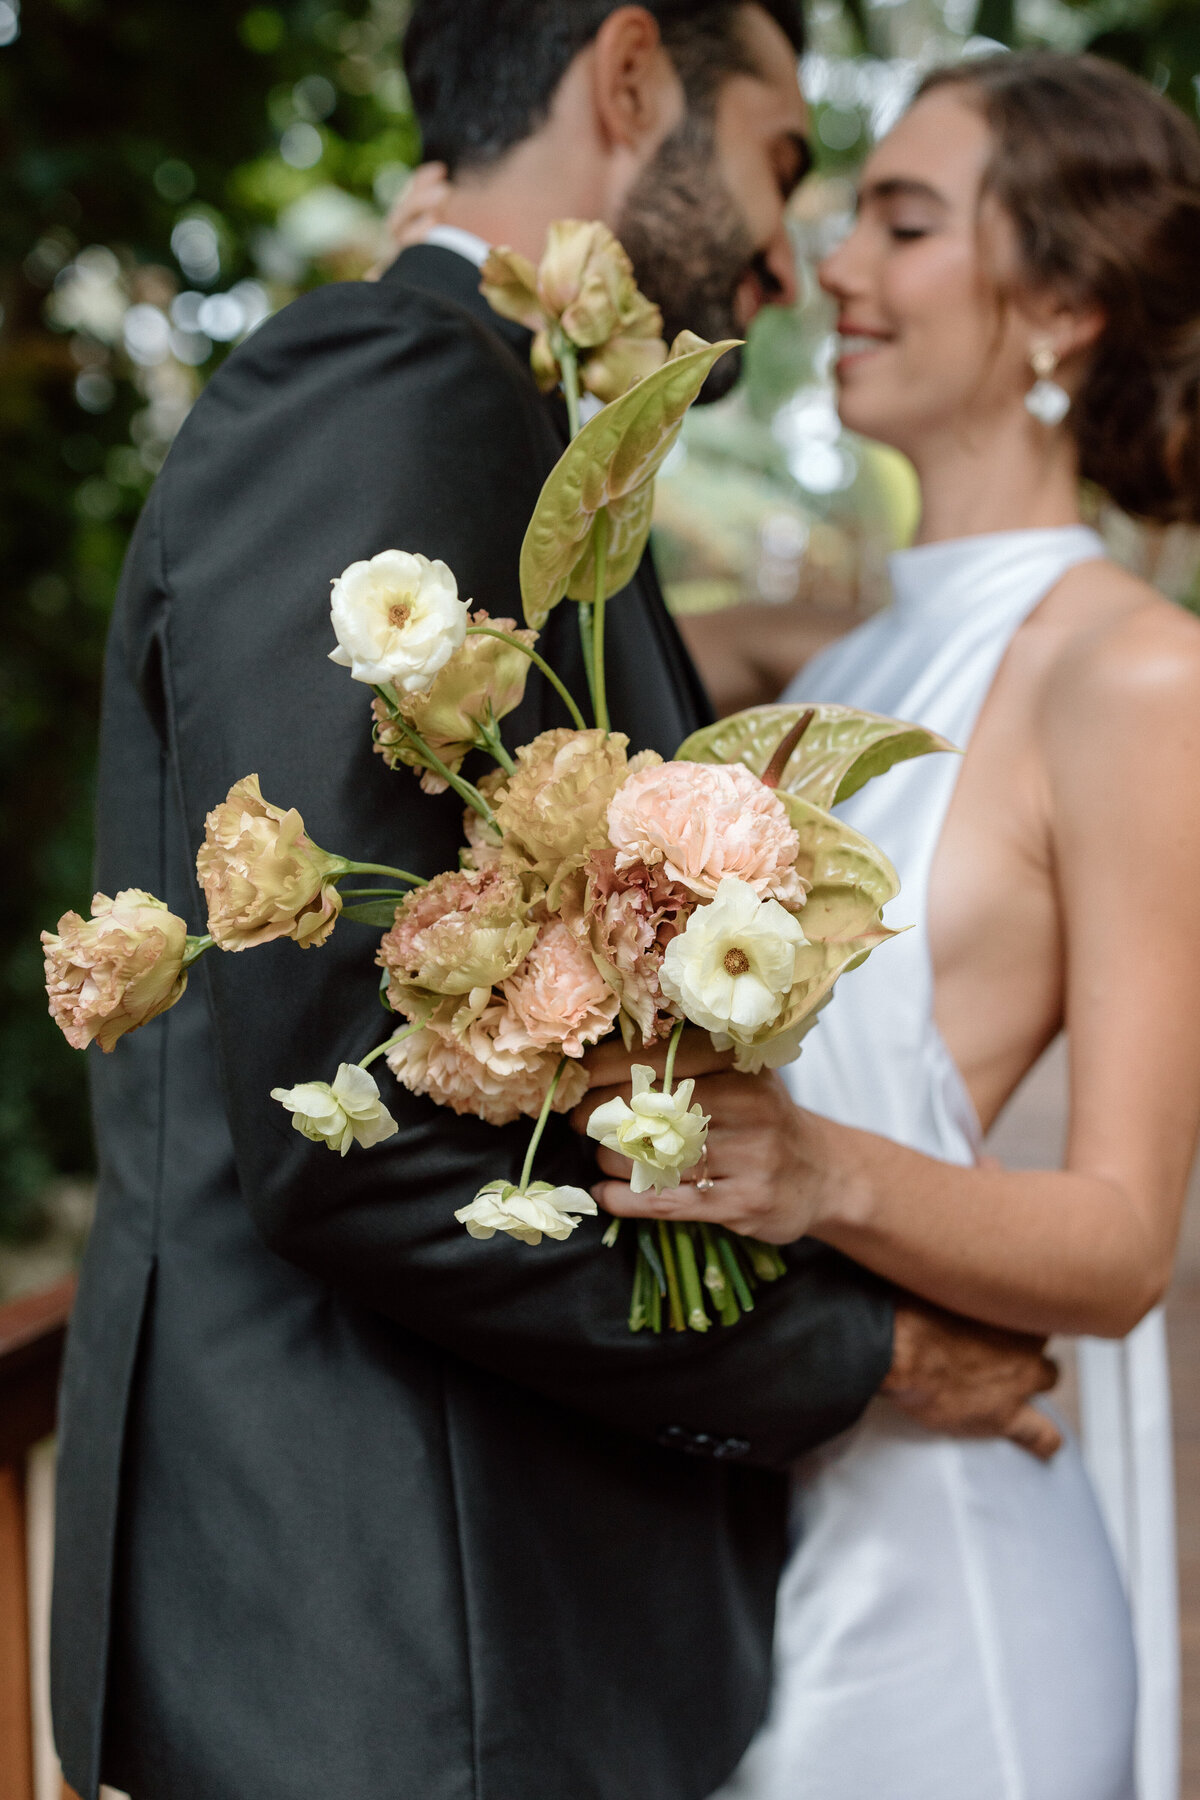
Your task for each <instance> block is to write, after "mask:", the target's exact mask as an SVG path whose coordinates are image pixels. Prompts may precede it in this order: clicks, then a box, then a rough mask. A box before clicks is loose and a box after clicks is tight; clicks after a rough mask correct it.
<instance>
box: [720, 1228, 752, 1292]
mask: <svg viewBox="0 0 1200 1800" xmlns="http://www.w3.org/2000/svg"><path fill="white" fill-rule="evenodd" d="M717 1254H718V1255H719V1256H720V1258H721V1261H722V1263H723V1264H724V1265H725V1273H726V1274H727V1275H728V1277H729V1279H730V1281H731V1282H732V1283H733V1291H734V1293H735V1294H736V1295H737V1297H738V1300H739V1302H740V1303H741V1308H742V1311H743V1312H753V1311H754V1297H753V1295H752V1294H751V1292H750V1287H749V1284H748V1283H747V1281H746V1277H745V1275H744V1274H743V1273H742V1266H741V1264H740V1263H739V1261H738V1258H737V1251H736V1250H735V1249H734V1247H733V1239H732V1238H731V1237H730V1236H729V1233H728V1232H727V1231H721V1230H718V1232H717Z"/></svg>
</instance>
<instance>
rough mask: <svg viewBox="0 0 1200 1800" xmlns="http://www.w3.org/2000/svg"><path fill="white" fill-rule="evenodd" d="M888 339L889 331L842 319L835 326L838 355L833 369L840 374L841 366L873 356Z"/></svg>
mask: <svg viewBox="0 0 1200 1800" xmlns="http://www.w3.org/2000/svg"><path fill="white" fill-rule="evenodd" d="M890 341H891V337H890V333H888V332H886V331H873V330H872V329H871V327H870V326H869V325H859V324H857V323H854V322H852V321H851V320H849V319H843V320H842V321H841V322H840V323H839V325H838V328H837V344H838V355H837V360H836V361H835V363H834V368H835V370H836V371H837V372H838V373H839V374H840V373H841V371H842V369H843V368H847V367H849V366H850V365H851V364H853V363H856V362H860V361H861V360H862V358H863V357H864V356H874V355H875V353H876V352H877V351H878V350H881V349H882V348H883V346H884V345H885V344H887V343H889V342H890Z"/></svg>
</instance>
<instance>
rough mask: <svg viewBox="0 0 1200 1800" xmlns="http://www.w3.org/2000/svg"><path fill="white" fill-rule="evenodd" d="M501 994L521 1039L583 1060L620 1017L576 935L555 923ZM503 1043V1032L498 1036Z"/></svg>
mask: <svg viewBox="0 0 1200 1800" xmlns="http://www.w3.org/2000/svg"><path fill="white" fill-rule="evenodd" d="M501 991H502V993H503V994H504V997H505V999H506V1001H507V1002H508V1006H509V1009H510V1011H511V1013H512V1015H513V1018H514V1020H515V1022H516V1024H517V1025H518V1026H519V1028H520V1031H521V1033H522V1034H523V1035H524V1036H525V1037H527V1039H528V1041H529V1042H530V1043H532V1044H536V1045H537V1046H538V1048H539V1049H543V1050H549V1049H557V1048H559V1047H560V1046H561V1048H562V1051H563V1053H564V1054H565V1055H566V1056H582V1055H583V1052H584V1050H585V1049H586V1047H587V1046H588V1044H594V1043H596V1041H597V1040H598V1039H599V1038H602V1037H604V1036H605V1034H606V1033H607V1032H608V1030H609V1028H610V1027H611V1025H612V1022H613V1020H614V1019H615V1018H616V1016H617V1011H618V1008H619V1006H620V1000H619V998H618V996H617V995H616V994H615V993H614V992H613V990H612V988H611V987H609V985H608V983H607V982H606V981H605V980H604V977H603V976H602V975H601V974H600V972H599V970H598V969H597V967H596V964H595V962H594V961H593V960H592V957H591V955H590V954H589V953H588V951H587V950H586V949H585V948H584V946H583V945H582V944H581V943H580V941H579V939H578V938H577V937H576V936H575V935H574V933H573V932H571V931H569V930H568V929H567V927H566V926H565V925H563V924H562V923H561V922H559V921H557V920H555V921H554V922H553V923H551V924H549V925H543V927H542V929H541V931H540V933H539V934H538V938H537V942H536V943H535V944H534V946H533V948H532V950H531V951H530V952H529V955H528V956H527V957H526V958H525V961H524V962H523V963H522V964H521V966H520V968H519V969H518V970H517V971H516V973H515V974H514V975H510V976H509V978H508V979H507V980H506V981H504V982H502V983H501ZM497 1041H498V1042H499V1043H501V1044H503V1043H504V1042H505V1034H504V1030H503V1028H501V1031H500V1033H499V1036H498V1040H497Z"/></svg>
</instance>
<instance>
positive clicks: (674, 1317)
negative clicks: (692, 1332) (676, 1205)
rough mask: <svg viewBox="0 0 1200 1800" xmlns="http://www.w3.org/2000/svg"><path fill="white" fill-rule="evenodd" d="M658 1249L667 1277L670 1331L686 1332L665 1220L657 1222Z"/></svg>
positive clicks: (681, 1301) (677, 1277) (673, 1258)
mask: <svg viewBox="0 0 1200 1800" xmlns="http://www.w3.org/2000/svg"><path fill="white" fill-rule="evenodd" d="M658 1248H659V1252H660V1254H661V1256H662V1265H663V1271H664V1273H665V1275H666V1277H667V1302H668V1305H669V1307H670V1311H671V1330H672V1331H686V1330H687V1323H686V1321H685V1319H684V1316H683V1295H682V1294H681V1293H680V1291H679V1276H678V1274H677V1273H676V1270H675V1255H674V1252H673V1251H672V1249H671V1234H670V1232H669V1231H668V1230H667V1222H666V1220H665V1219H660V1220H659V1221H658Z"/></svg>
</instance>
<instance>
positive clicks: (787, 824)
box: [608, 762, 808, 906]
mask: <svg viewBox="0 0 1200 1800" xmlns="http://www.w3.org/2000/svg"><path fill="white" fill-rule="evenodd" d="M608 835H609V840H610V842H611V843H612V845H613V848H614V849H615V850H616V852H617V859H616V866H617V868H618V870H621V869H628V868H631V867H632V866H633V865H634V864H635V863H644V864H645V865H646V867H647V868H651V869H653V868H657V867H659V866H661V867H662V869H663V871H664V873H665V874H666V875H667V877H668V878H669V879H670V880H671V881H678V882H681V883H682V884H683V886H684V887H686V888H688V889H689V890H690V891H691V892H692V893H693V894H695V895H697V896H698V898H700V899H701V900H711V899H712V898H713V896H714V895H715V894H716V891H717V889H718V887H719V886H720V884H721V882H722V881H724V880H725V878H726V877H727V876H731V875H732V876H736V877H737V879H738V880H739V881H744V882H745V883H746V885H747V886H748V887H751V888H753V889H754V892H755V893H756V894H758V895H759V896H760V897H762V896H766V895H769V896H770V897H771V898H772V899H777V900H780V901H782V902H783V903H784V904H785V905H789V906H799V905H802V904H803V902H804V899H805V896H806V894H807V892H808V883H807V882H806V881H805V880H804V879H803V877H802V876H800V875H799V874H797V872H796V868H795V862H796V855H797V852H798V850H799V848H800V840H799V838H798V836H797V834H796V832H795V830H794V828H793V826H792V823H791V821H790V819H789V818H788V816H787V812H786V810H785V808H784V805H783V802H782V801H781V800H780V798H779V796H778V794H776V793H775V791H774V790H773V789H772V788H769V787H764V785H763V783H762V782H761V781H760V780H759V779H758V776H757V775H752V774H751V772H750V770H749V769H747V768H745V767H744V766H743V764H741V763H721V764H716V765H714V764H711V763H693V762H668V763H661V764H659V765H658V766H657V767H656V768H649V769H642V770H640V771H639V772H638V773H637V774H634V775H631V776H630V778H629V780H628V781H627V782H626V783H625V784H624V786H623V787H622V788H621V789H620V791H619V792H618V793H617V794H615V795H614V797H613V799H612V802H611V803H610V805H609V808H608Z"/></svg>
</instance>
